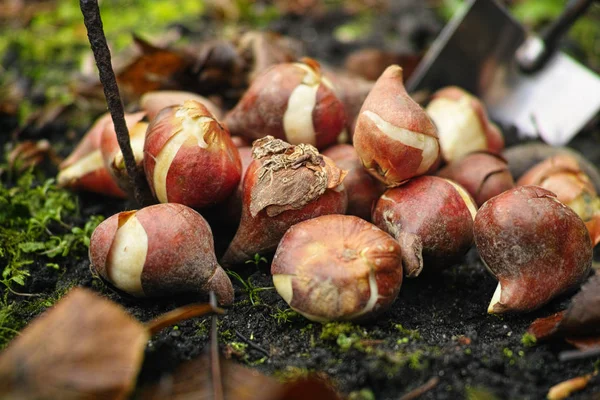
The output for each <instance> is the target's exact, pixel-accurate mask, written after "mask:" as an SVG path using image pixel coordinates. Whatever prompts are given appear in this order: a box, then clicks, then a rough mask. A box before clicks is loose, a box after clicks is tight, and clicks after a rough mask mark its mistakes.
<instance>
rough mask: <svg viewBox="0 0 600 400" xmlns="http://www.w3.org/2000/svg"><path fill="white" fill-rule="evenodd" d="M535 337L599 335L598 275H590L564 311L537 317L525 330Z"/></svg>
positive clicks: (599, 279) (538, 338)
mask: <svg viewBox="0 0 600 400" xmlns="http://www.w3.org/2000/svg"><path fill="white" fill-rule="evenodd" d="M527 331H528V332H529V333H531V334H532V335H534V336H535V337H536V339H537V340H538V341H539V340H545V339H551V338H557V337H571V336H596V335H600V275H598V274H595V275H592V277H591V278H590V279H588V281H587V282H586V283H585V284H584V285H583V286H582V287H581V291H580V292H579V293H577V294H576V295H575V296H574V297H573V299H572V300H571V304H570V305H569V307H568V308H567V309H566V310H565V311H561V312H559V313H556V314H554V315H551V316H549V317H546V318H539V319H537V320H535V321H533V323H532V324H531V325H530V327H529V329H528V330H527Z"/></svg>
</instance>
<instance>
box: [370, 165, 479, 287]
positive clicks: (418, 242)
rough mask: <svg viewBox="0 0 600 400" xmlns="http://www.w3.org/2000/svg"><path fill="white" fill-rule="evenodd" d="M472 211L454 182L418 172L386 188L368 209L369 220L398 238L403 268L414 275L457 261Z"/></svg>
mask: <svg viewBox="0 0 600 400" xmlns="http://www.w3.org/2000/svg"><path fill="white" fill-rule="evenodd" d="M476 213H477V206H476V205H475V202H474V201H473V199H472V198H471V196H469V194H468V193H467V191H466V190H465V189H464V188H462V187H461V186H460V185H459V184H457V183H455V182H452V181H450V180H448V179H442V178H439V177H436V176H420V177H418V178H413V179H411V180H410V181H408V182H407V183H405V184H404V185H402V186H399V187H397V188H392V189H388V190H387V191H386V192H385V193H384V194H383V195H382V196H381V197H380V198H379V201H378V202H377V204H376V205H375V208H374V209H373V223H374V224H375V225H377V226H378V227H380V228H381V229H383V230H384V231H386V232H387V233H389V234H390V235H392V236H393V237H394V238H396V240H398V242H399V243H400V247H401V248H402V259H403V266H404V272H405V273H406V276H407V277H408V278H414V277H416V276H418V275H419V274H421V272H422V271H425V272H429V273H431V272H435V271H439V270H441V269H443V268H447V267H450V266H451V265H452V264H454V263H456V262H457V261H459V260H460V258H461V257H462V256H463V255H464V254H465V253H466V252H467V251H468V250H469V248H471V246H472V244H473V219H474V218H475V214H476Z"/></svg>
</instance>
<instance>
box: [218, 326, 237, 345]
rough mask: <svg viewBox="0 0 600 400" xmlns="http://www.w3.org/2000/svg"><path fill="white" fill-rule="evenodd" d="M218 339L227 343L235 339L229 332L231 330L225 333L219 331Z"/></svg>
mask: <svg viewBox="0 0 600 400" xmlns="http://www.w3.org/2000/svg"><path fill="white" fill-rule="evenodd" d="M219 338H220V339H221V340H222V341H225V342H228V341H231V340H233V339H234V338H235V334H234V333H233V332H231V330H229V329H227V330H225V331H219Z"/></svg>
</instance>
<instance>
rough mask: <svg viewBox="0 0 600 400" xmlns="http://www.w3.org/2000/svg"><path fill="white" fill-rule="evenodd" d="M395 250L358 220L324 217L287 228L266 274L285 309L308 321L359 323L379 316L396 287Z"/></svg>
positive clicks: (387, 238)
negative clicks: (268, 273) (354, 321)
mask: <svg viewBox="0 0 600 400" xmlns="http://www.w3.org/2000/svg"><path fill="white" fill-rule="evenodd" d="M400 253H401V252H400V246H399V245H398V243H397V242H396V241H395V240H394V239H393V238H392V237H391V236H390V235H388V234H387V233H385V232H383V231H382V230H381V229H379V228H377V227H376V226H374V225H372V224H370V223H369V222H366V221H364V220H362V219H360V218H357V217H354V216H349V215H324V216H320V217H317V218H313V219H310V220H308V221H303V222H300V223H298V224H296V225H294V226H292V227H291V228H290V229H289V230H288V231H287V232H286V233H285V235H284V236H283V238H282V239H281V242H280V243H279V247H278V248H277V252H276V253H275V257H274V258H273V263H272V264H271V273H272V274H273V284H274V285H275V289H276V290H277V292H278V293H279V294H280V295H281V297H283V299H284V300H285V301H286V302H287V303H288V304H289V305H290V307H291V308H292V309H293V310H295V311H297V312H298V313H300V314H302V315H304V316H305V317H306V318H308V319H310V320H313V321H320V322H325V321H335V320H365V319H369V318H373V317H374V316H376V315H378V314H380V313H381V312H383V311H385V310H386V309H387V308H389V307H390V306H391V304H392V303H393V302H394V300H395V299H396V296H397V295H398V292H399V291H400V286H401V285H402V261H401V254H400Z"/></svg>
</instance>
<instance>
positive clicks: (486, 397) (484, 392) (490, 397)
mask: <svg viewBox="0 0 600 400" xmlns="http://www.w3.org/2000/svg"><path fill="white" fill-rule="evenodd" d="M465 398H466V400H496V399H498V397H497V396H496V395H495V394H494V393H493V392H492V391H491V390H490V389H488V388H486V387H482V386H469V385H467V387H466V388H465Z"/></svg>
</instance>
